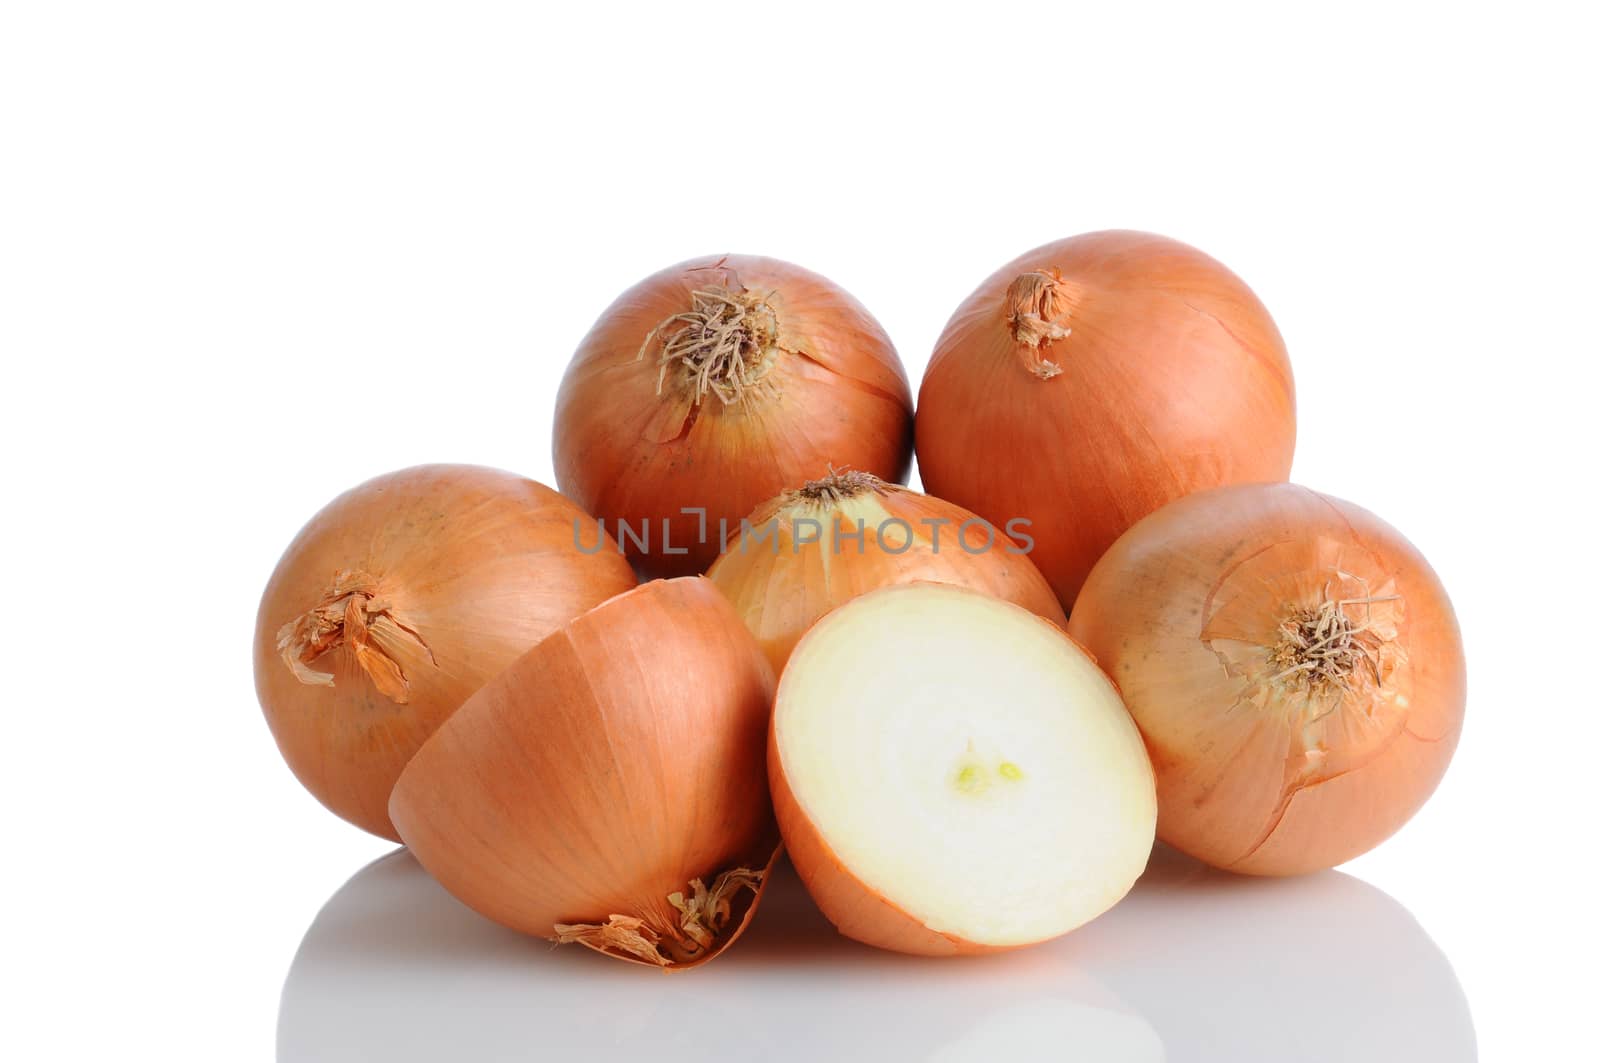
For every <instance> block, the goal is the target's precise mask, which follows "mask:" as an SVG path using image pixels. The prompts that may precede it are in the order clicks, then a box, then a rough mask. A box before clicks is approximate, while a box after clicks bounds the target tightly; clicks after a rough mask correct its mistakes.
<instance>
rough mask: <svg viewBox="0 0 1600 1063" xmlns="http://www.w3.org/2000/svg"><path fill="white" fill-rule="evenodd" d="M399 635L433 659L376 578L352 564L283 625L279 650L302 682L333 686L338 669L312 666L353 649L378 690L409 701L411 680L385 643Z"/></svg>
mask: <svg viewBox="0 0 1600 1063" xmlns="http://www.w3.org/2000/svg"><path fill="white" fill-rule="evenodd" d="M397 639H399V640H404V641H409V642H411V643H414V644H415V645H416V646H418V647H419V648H421V649H422V651H423V652H424V653H427V654H428V657H429V659H430V660H432V657H433V654H432V652H431V651H429V649H428V644H427V643H426V642H424V641H423V639H422V636H421V635H419V634H418V633H417V632H416V631H415V630H413V629H412V628H410V627H408V626H406V625H405V624H404V623H402V622H401V621H400V620H398V619H397V618H396V617H395V615H394V610H393V606H392V605H391V603H390V602H389V601H388V599H387V598H385V597H383V596H382V595H380V594H379V592H378V585H377V581H376V580H375V579H373V578H372V577H371V576H369V575H367V574H366V573H364V572H359V571H354V570H349V569H347V570H345V571H342V572H339V573H338V574H336V575H335V576H334V578H333V585H332V586H331V587H330V588H329V589H328V591H327V593H326V594H324V595H323V596H322V600H321V601H319V602H318V603H317V604H316V605H314V606H312V607H311V608H310V609H307V610H306V611H305V612H304V613H301V614H300V615H299V616H297V617H295V618H294V619H293V620H291V621H289V622H288V623H287V624H284V625H283V626H282V627H281V628H279V629H278V653H279V654H280V655H281V656H282V657H283V663H284V664H285V665H286V666H287V667H288V669H289V671H290V672H292V673H293V674H294V677H295V678H296V679H298V680H300V682H302V683H305V684H307V685H308V686H328V687H331V686H333V673H331V672H321V671H318V670H316V669H315V668H313V667H311V666H312V665H313V664H314V663H315V662H316V661H317V660H318V658H320V657H322V656H323V655H324V654H327V653H331V652H333V651H334V650H337V649H339V648H341V647H343V648H346V649H349V650H350V651H351V652H352V653H353V654H354V655H355V659H356V663H357V664H358V665H359V666H360V667H361V670H362V671H363V672H365V673H366V675H367V677H368V678H369V679H371V680H372V683H373V685H374V686H376V687H377V688H378V692H379V693H381V694H382V695H383V696H384V697H386V698H388V699H389V700H390V701H392V702H394V703H395V704H396V705H404V704H406V703H407V702H408V701H410V700H411V681H410V679H408V678H407V676H406V674H405V670H404V669H403V668H402V667H401V665H400V662H399V661H397V660H395V658H394V656H393V655H392V654H391V653H390V652H389V650H387V649H385V647H384V645H383V644H384V643H385V642H390V643H392V642H393V641H394V640H397Z"/></svg>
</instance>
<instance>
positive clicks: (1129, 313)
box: [917, 232, 1295, 612]
mask: <svg viewBox="0 0 1600 1063" xmlns="http://www.w3.org/2000/svg"><path fill="white" fill-rule="evenodd" d="M1294 436H1295V417H1294V382H1293V378H1292V376H1291V374H1290V371H1289V359H1288V355H1287V354H1286V352H1285V351H1284V346H1283V339H1282V338H1281V337H1280V336H1279V335H1278V330H1277V327H1276V326H1275V325H1274V324H1273V323H1272V318H1271V317H1270V316H1269V315H1268V314H1267V310H1266V308H1265V307H1264V306H1262V305H1261V302H1260V300H1258V299H1257V298H1256V297H1255V295H1254V293H1252V292H1251V291H1250V289H1249V288H1247V287H1246V286H1245V284H1244V282H1243V281H1241V280H1240V279H1239V278H1238V277H1236V276H1234V275H1233V274H1232V273H1230V272H1229V271H1228V270H1227V269H1226V268H1225V267H1223V266H1222V264H1221V263H1219V262H1217V261H1216V260H1214V259H1212V258H1210V257H1208V256H1206V255H1204V254H1202V253H1200V252H1199V251H1196V250H1195V249H1194V248H1192V247H1188V246H1186V245H1184V244H1181V243H1178V242H1177V241H1176V240H1169V239H1166V238H1165V237H1161V236H1152V235H1150V234H1148V233H1135V232H1100V233H1089V234H1087V235H1084V236H1075V237H1072V238H1071V239H1069V240H1060V241H1057V242H1056V243H1053V244H1046V245H1045V246H1043V247H1040V248H1036V249H1034V250H1032V251H1029V252H1028V253H1027V254H1025V255H1023V256H1021V257H1020V258H1018V259H1016V260H1014V261H1012V262H1011V263H1009V264H1007V265H1005V266H1003V267H1001V268H1000V270H999V271H998V272H997V273H995V274H994V275H993V276H991V277H990V278H989V279H988V280H986V281H984V282H983V284H981V285H979V287H978V289H977V291H975V292H973V293H972V295H971V296H969V297H968V298H967V300H966V302H964V303H962V304H961V306H960V307H959V308H957V310H956V312H955V315H954V316H953V317H951V319H950V323H949V324H947V325H946V326H945V329H944V333H943V335H941V336H940V337H939V342H938V344H937V345H936V346H935V347H934V351H933V357H932V360H931V361H930V362H929V365H928V372H927V375H926V376H925V377H924V378H923V381H922V390H921V394H920V396H919V398H918V406H917V465H918V468H919V469H920V470H921V472H922V481H923V483H924V484H925V485H926V486H927V489H928V491H929V492H930V493H932V494H935V495H938V496H939V497H940V498H947V499H949V500H950V501H952V502H954V503H956V504H957V505H961V506H965V507H966V508H968V509H970V510H972V511H973V512H974V513H977V514H979V515H981V516H984V517H987V518H989V519H990V520H992V521H994V522H995V523H996V524H1001V523H1004V522H1005V521H1009V520H1012V519H1013V518H1018V517H1025V518H1028V519H1030V520H1032V521H1033V522H1034V525H1033V528H1032V529H1031V531H1030V534H1031V535H1033V536H1034V537H1035V539H1036V540H1037V541H1038V547H1037V548H1036V549H1035V550H1034V552H1033V554H1032V557H1033V561H1034V564H1036V565H1038V566H1039V571H1041V572H1043V573H1044V576H1045V578H1046V579H1048V580H1049V581H1050V585H1051V586H1052V587H1054V588H1055V590H1056V594H1057V596H1058V597H1060V599H1061V604H1062V605H1063V606H1065V607H1066V609H1067V611H1068V612H1071V611H1072V601H1073V599H1074V598H1075V597H1076V596H1077V594H1078V588H1079V587H1080V586H1082V584H1083V579H1084V577H1085V576H1087V575H1088V574H1089V569H1090V567H1091V566H1092V565H1093V564H1094V563H1095V561H1096V560H1097V559H1099V557H1100V555H1101V554H1102V553H1104V552H1105V550H1106V548H1107V547H1109V546H1110V545H1111V543H1112V542H1113V541H1114V540H1115V539H1116V537H1117V536H1118V535H1121V534H1122V533H1123V532H1124V531H1126V530H1127V529H1128V528H1129V527H1130V526H1132V524H1133V523H1134V522H1135V521H1137V520H1138V519H1139V518H1140V517H1143V516H1145V515H1146V514H1148V513H1152V512H1154V511H1155V510H1156V509H1158V508H1160V507H1161V506H1162V505H1164V504H1166V503H1167V502H1170V501H1172V500H1173V499H1175V498H1179V497H1181V496H1183V495H1186V494H1189V493H1191V492H1193V491H1201V490H1205V489H1206V488H1209V487H1217V486H1220V485H1223V484H1231V483H1249V482H1253V481H1263V480H1282V479H1284V478H1285V477H1286V476H1288V474H1289V464H1290V461H1291V460H1292V459H1293V456H1294Z"/></svg>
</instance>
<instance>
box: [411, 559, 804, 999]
mask: <svg viewBox="0 0 1600 1063" xmlns="http://www.w3.org/2000/svg"><path fill="white" fill-rule="evenodd" d="M772 694H773V678H772V669H771V668H770V667H769V666H768V665H767V661H766V658H765V657H764V656H762V653H761V650H760V648H759V647H757V646H756V644H755V640H754V639H753V638H752V637H751V636H750V633H749V632H748V631H746V630H745V628H744V624H743V623H742V622H741V621H740V619H739V617H738V616H737V615H736V614H735V613H734V611H733V609H732V608H731V607H730V606H729V605H728V603H727V602H726V601H725V600H724V599H723V598H722V596H721V595H720V594H719V593H718V592H717V590H716V588H714V587H712V586H711V584H710V583H709V582H707V581H706V580H705V579H702V578H695V577H691V578H687V579H677V580H668V581H660V580H658V581H654V582H651V583H647V584H645V585H644V586H642V587H639V588H638V589H637V590H634V591H630V592H629V593H627V594H624V595H620V596H619V597H616V598H613V599H611V600H610V601H608V602H606V603H605V604H603V605H601V606H599V607H598V608H596V609H593V610H591V611H590V612H588V613H585V614H584V615H583V616H581V617H579V618H578V619H576V620H574V621H572V622H571V623H570V624H568V625H566V626H565V627H563V628H561V629H560V630H559V631H558V632H556V633H555V634H553V635H551V636H550V637H549V638H547V639H545V640H544V641H543V642H541V643H539V644H538V645H537V646H535V647H534V648H533V649H531V650H529V651H528V652H527V653H526V654H525V655H523V656H522V657H520V658H519V659H518V660H517V661H516V662H514V663H513V664H512V665H511V666H510V667H509V668H508V669H507V670H506V671H505V672H503V673H501V674H500V675H499V676H498V677H497V678H495V679H494V680H493V681H492V682H490V683H489V684H488V685H487V686H485V687H484V688H483V689H482V690H481V691H479V692H478V693H477V694H476V695H475V696H474V697H472V698H471V699H470V700H469V701H468V702H467V703H466V704H465V705H463V706H462V707H461V709H460V710H459V711H457V712H456V714H455V715H454V716H452V717H451V718H450V719H449V720H448V721H447V722H446V723H445V724H444V725H443V726H442V727H440V728H439V730H438V732H437V733H436V734H435V735H434V736H433V737H432V738H431V739H429V740H428V742H427V743H426V744H425V745H424V746H423V747H422V749H421V750H420V751H419V752H418V753H417V755H416V756H415V757H414V758H413V759H412V761H411V763H410V765H409V766H408V767H407V768H406V770H405V773H404V774H403V775H401V777H400V781H399V783H398V785H396V787H395V790H394V796H393V799H392V801H391V802H390V806H389V810H390V813H391V814H392V815H393V817H394V822H395V825H396V826H397V827H399V829H400V835H401V837H402V838H404V839H405V842H406V844H407V845H408V846H410V848H411V851H412V852H413V853H414V854H416V857H417V859H418V860H419V861H421V862H422V865H423V866H424V867H426V868H427V869H428V870H429V871H430V872H432V873H433V875H434V877H435V878H437V879H438V880H439V882H440V883H441V884H443V885H444V887H445V888H446V889H448V890H449V891H450V892H451V893H453V894H455V895H456V897H458V898H459V899H461V900H462V901H463V902H465V903H466V904H468V905H469V906H471V907H472V908H474V909H476V910H477V911H479V912H481V913H482V914H484V915H486V916H488V917H489V918H491V919H494V920H496V921H498V922H501V923H504V924H505V925H507V926H510V927H513V928H515V929H517V930H521V931H523V932H524V933H529V934H536V935H538V936H540V937H546V938H552V939H554V940H557V941H563V942H571V941H576V942H580V943H582V944H584V945H587V946H589V947H590V948H593V949H595V950H596V951H599V952H602V953H605V954H606V955H609V956H614V957H616V958H618V959H623V960H629V961H632V962H634V963H642V964H647V965H650V966H655V967H663V968H666V969H668V970H676V969H682V968H686V967H692V966H694V965H696V964H698V963H703V962H704V961H706V960H708V959H710V958H712V957H713V956H715V955H716V954H717V953H719V952H720V951H721V950H722V949H724V948H726V947H727V945H728V944H729V943H730V942H732V941H733V940H734V939H735V938H737V937H738V936H739V934H740V933H741V932H742V931H743V929H744V926H745V924H746V923H747V922H748V921H749V919H750V916H751V914H752V912H753V911H754V909H755V905H756V902H757V900H758V898H759V895H760V891H761V889H762V887H763V886H764V884H765V882H766V874H767V870H768V868H769V867H770V866H771V863H772V861H773V859H774V858H775V856H776V853H777V834H776V830H775V827H774V824H773V819H772V805H771V802H770V800H769V799H768V796H767V785H766V767H765V760H764V750H765V745H766V735H767V717H768V713H769V711H770V706H771V703H772Z"/></svg>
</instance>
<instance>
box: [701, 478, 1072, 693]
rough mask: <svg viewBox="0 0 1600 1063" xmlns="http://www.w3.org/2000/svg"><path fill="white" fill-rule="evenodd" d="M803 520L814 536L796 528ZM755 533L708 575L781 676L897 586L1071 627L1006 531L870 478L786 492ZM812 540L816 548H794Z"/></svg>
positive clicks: (759, 519)
mask: <svg viewBox="0 0 1600 1063" xmlns="http://www.w3.org/2000/svg"><path fill="white" fill-rule="evenodd" d="M797 518H798V519H807V520H812V521H815V522H816V527H814V528H813V527H811V526H806V525H797V524H796V520H797ZM896 521H898V522H901V523H893V522H896ZM748 524H749V527H750V534H749V535H741V536H740V537H739V539H738V540H737V541H735V542H733V543H731V544H730V545H729V547H728V549H727V551H726V552H724V553H723V555H722V556H721V557H719V558H718V559H717V562H716V564H714V565H712V566H711V571H710V572H708V573H707V574H706V575H707V577H708V578H709V579H710V580H711V582H713V583H715V584H716V585H717V587H718V589H719V590H721V591H722V593H723V594H725V595H727V597H728V599H729V601H731V602H732V603H733V606H734V608H735V609H736V610H738V611H739V613H740V614H741V615H742V616H743V617H744V618H745V622H746V624H747V625H748V626H749V627H750V629H751V631H752V632H753V633H754V634H755V636H756V639H757V641H758V642H760V643H761V646H762V649H763V650H765V651H766V653H767V657H768V659H769V660H771V662H772V667H773V670H774V671H776V672H778V673H782V671H783V666H784V663H785V662H786V661H787V660H788V659H789V654H790V652H791V651H793V649H794V645H795V643H796V642H798V641H799V640H800V637H801V636H802V635H804V634H805V633H806V631H807V629H809V628H810V627H811V625H812V624H814V623H816V622H817V620H819V619H821V617H822V616H823V614H825V613H827V612H828V611H829V610H831V609H833V608H834V607H835V606H838V605H842V604H843V603H844V602H847V601H849V600H850V599H851V598H854V597H856V596H857V595H861V594H865V593H867V592H868V591H873V590H877V589H878V588H879V587H887V586H891V585H893V584H899V583H913V582H930V583H951V584H956V585H958V586H963V587H967V588H969V589H971V590H975V591H979V592H981V593H984V594H988V595H990V596H992V597H995V598H1003V599H1005V600H1006V601H1010V602H1015V603H1016V604H1017V605H1020V606H1022V607H1023V608H1024V609H1027V610H1028V611H1030V612H1032V613H1036V614H1037V615H1039V616H1042V617H1044V618H1045V619H1046V620H1049V621H1050V622H1052V623H1054V624H1057V625H1059V626H1062V627H1065V626H1066V622H1067V621H1066V616H1065V614H1063V613H1062V611H1061V605H1060V603H1059V602H1057V601H1056V597H1055V593H1054V592H1053V591H1052V590H1051V589H1050V585H1049V584H1048V583H1046V582H1045V579H1044V577H1043V576H1041V575H1040V574H1039V570H1038V569H1037V568H1036V567H1034V564H1033V562H1031V561H1029V560H1028V556H1027V553H1026V552H1025V551H1024V550H1023V548H1022V547H1021V546H1019V545H1018V544H1017V543H1015V542H1014V541H1012V540H1011V539H1010V538H1008V537H1007V536H1006V534H1005V532H1004V529H1002V528H996V527H994V526H993V525H987V524H986V522H984V521H982V520H981V518H978V517H976V516H975V515H974V514H972V513H971V512H969V511H967V510H964V509H962V508H961V507H960V506H957V505H953V504H951V503H949V502H946V501H944V500H943V499H940V498H934V497H933V496H931V495H924V494H920V493H918V492H916V491H913V490H911V489H910V488H907V487H901V486H899V485H897V484H890V483H886V482H884V481H883V480H880V479H879V478H877V477H875V476H872V475H871V474H870V473H861V472H845V473H830V474H829V475H828V476H826V477H823V478H822V479H820V480H813V481H811V482H809V483H806V484H805V485H803V486H801V487H800V488H797V489H795V490H792V491H785V492H784V493H783V494H782V495H780V496H778V497H777V498H774V499H772V500H771V501H769V502H767V503H766V504H765V505H763V506H761V507H760V508H759V509H757V510H756V512H754V513H753V514H751V515H750V517H749V519H748ZM839 532H843V533H844V534H843V535H838V534H837V533H839ZM880 532H881V533H882V535H881V536H880ZM769 533H770V535H771V538H765V537H764V536H766V535H767V534H769ZM858 533H859V537H857V536H858ZM813 534H815V535H816V536H817V541H815V542H809V541H808V542H804V543H799V544H797V543H796V539H797V537H798V538H803V539H808V540H809V539H811V538H812V536H813ZM758 540H759V541H758Z"/></svg>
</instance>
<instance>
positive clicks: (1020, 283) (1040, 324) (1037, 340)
mask: <svg viewBox="0 0 1600 1063" xmlns="http://www.w3.org/2000/svg"><path fill="white" fill-rule="evenodd" d="M1079 300H1080V292H1079V289H1078V287H1077V286H1076V285H1074V284H1072V283H1071V282H1070V281H1067V280H1065V279H1063V278H1062V276H1061V274H1060V273H1059V272H1057V271H1056V270H1048V271H1047V270H1031V271H1029V272H1027V273H1024V274H1021V275H1020V276H1018V277H1017V278H1016V279H1015V280H1013V281H1012V282H1011V284H1010V285H1009V286H1008V287H1007V288H1006V294H1005V316H1006V326H1007V327H1008V328H1009V329H1010V330H1011V338H1012V339H1014V340H1015V341H1016V342H1017V344H1018V345H1019V346H1020V347H1021V349H1022V350H1021V352H1020V353H1021V354H1022V360H1023V364H1024V366H1026V368H1027V369H1028V371H1029V372H1031V373H1032V374H1033V375H1034V376H1036V377H1038V378H1039V379H1040V380H1049V379H1050V378H1052V377H1055V376H1059V375H1060V374H1061V366H1060V364H1059V363H1057V362H1054V361H1051V360H1050V359H1048V358H1046V357H1045V356H1044V354H1043V348H1045V347H1046V346H1048V345H1049V344H1051V343H1055V342H1057V341H1060V340H1064V339H1066V338H1067V337H1068V336H1070V335H1072V328H1071V326H1070V325H1069V324H1068V322H1069V321H1070V320H1071V317H1072V311H1073V310H1074V309H1075V308H1076V306H1077V304H1078V302H1079Z"/></svg>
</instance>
